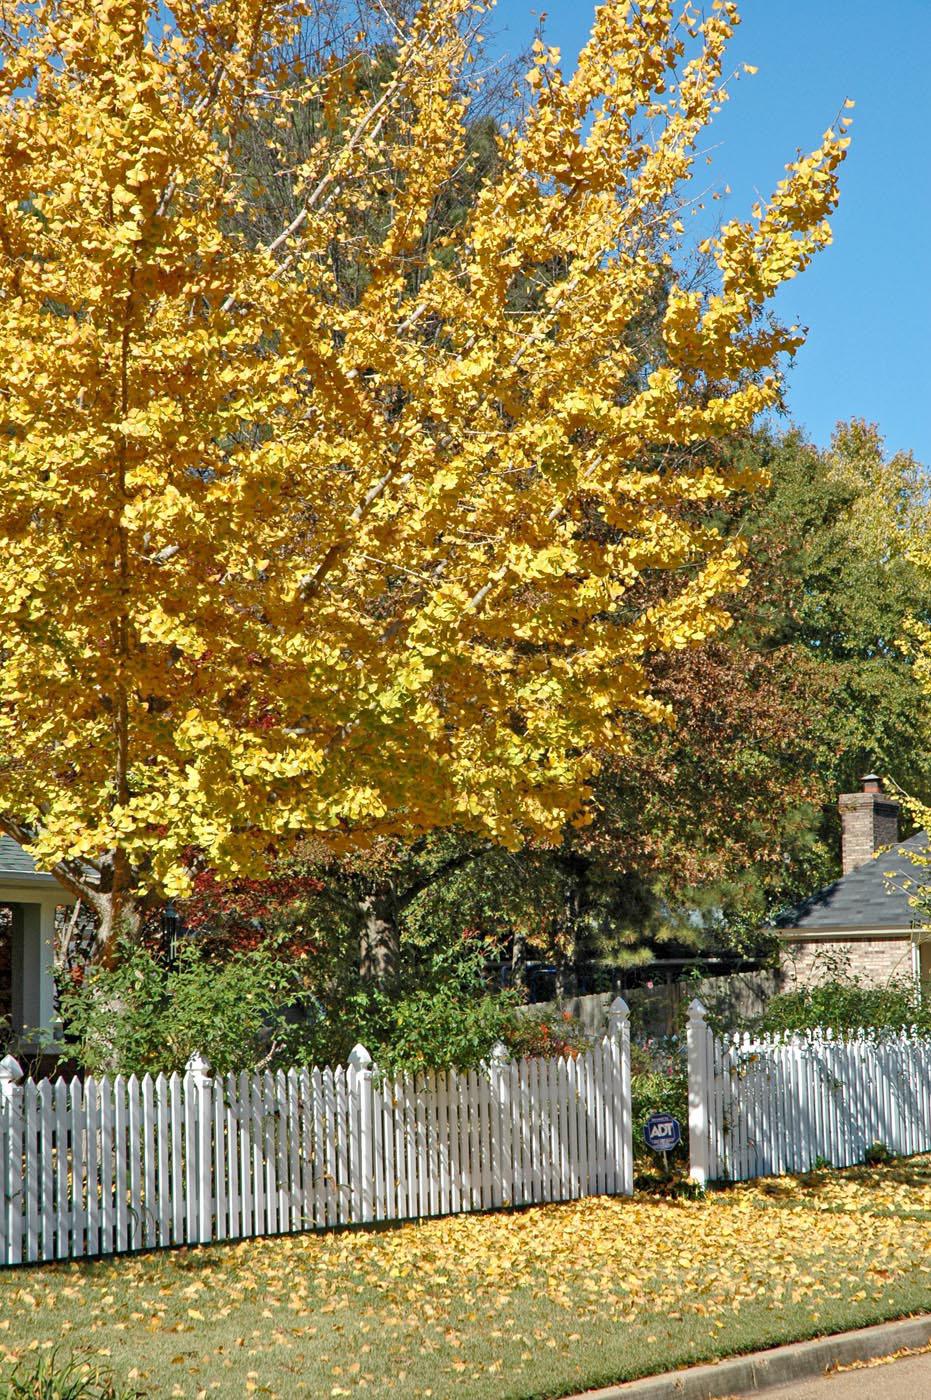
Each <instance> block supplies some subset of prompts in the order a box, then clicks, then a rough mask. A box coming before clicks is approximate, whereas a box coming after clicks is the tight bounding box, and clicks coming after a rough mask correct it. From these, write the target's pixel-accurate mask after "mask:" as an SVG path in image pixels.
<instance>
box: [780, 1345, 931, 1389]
mask: <svg viewBox="0 0 931 1400" xmlns="http://www.w3.org/2000/svg"><path fill="white" fill-rule="evenodd" d="M764 1396H765V1400H931V1354H923V1355H921V1356H907V1357H905V1358H904V1359H903V1360H902V1361H890V1362H888V1363H886V1364H885V1365H883V1366H864V1367H862V1368H861V1369H859V1370H856V1371H842V1372H841V1374H840V1375H837V1376H829V1377H827V1378H826V1379H822V1380H816V1381H799V1383H798V1384H797V1385H787V1386H779V1387H778V1388H777V1389H775V1390H765V1391H762V1392H761V1393H760V1397H761V1400H763V1397H764Z"/></svg>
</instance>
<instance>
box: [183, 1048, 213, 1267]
mask: <svg viewBox="0 0 931 1400" xmlns="http://www.w3.org/2000/svg"><path fill="white" fill-rule="evenodd" d="M184 1070H185V1073H186V1074H189V1075H190V1076H191V1079H192V1080H193V1081H194V1085H195V1087H196V1089H197V1162H196V1165H195V1175H194V1179H195V1181H196V1182H197V1238H198V1240H199V1241H200V1243H201V1244H210V1242H211V1240H212V1239H213V1161H212V1154H211V1151H210V1139H211V1129H212V1126H213V1080H212V1078H211V1069H210V1061H209V1060H208V1059H207V1057H206V1055H202V1054H201V1053H200V1051H199V1050H196V1051H195V1052H194V1054H193V1055H192V1056H191V1058H190V1059H189V1060H188V1062H187V1064H186V1065H185V1067H184Z"/></svg>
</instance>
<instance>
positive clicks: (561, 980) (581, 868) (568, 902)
mask: <svg viewBox="0 0 931 1400" xmlns="http://www.w3.org/2000/svg"><path fill="white" fill-rule="evenodd" d="M560 865H561V866H562V871H563V878H564V880H565V886H564V891H563V924H564V928H565V933H566V941H567V944H568V946H567V947H566V950H565V952H564V953H563V955H562V956H561V957H560V959H559V963H558V964H557V967H556V998H557V1000H558V1001H565V1000H566V999H567V998H569V997H574V996H576V995H577V994H578V990H579V985H578V975H577V967H576V964H577V962H578V956H579V945H580V942H581V935H582V932H583V929H582V919H583V916H584V914H585V910H586V907H587V899H586V879H587V875H588V862H587V861H586V860H585V858H584V856H580V855H576V854H575V853H574V852H568V853H566V854H565V855H563V856H562V857H561V859H560Z"/></svg>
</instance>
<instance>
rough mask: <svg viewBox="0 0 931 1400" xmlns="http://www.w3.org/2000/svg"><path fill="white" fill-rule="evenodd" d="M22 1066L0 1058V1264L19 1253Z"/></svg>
mask: <svg viewBox="0 0 931 1400" xmlns="http://www.w3.org/2000/svg"><path fill="white" fill-rule="evenodd" d="M22 1078H23V1067H22V1065H21V1064H20V1063H19V1060H17V1059H15V1058H14V1057H13V1056H12V1055H4V1057H3V1059H2V1060H0V1264H18V1263H19V1262H20V1260H21V1259H22V1257H23V1220H22V1206H23V1166H22V1162H23V1120H22V1094H23V1091H22V1089H21V1088H20V1083H21V1081H22Z"/></svg>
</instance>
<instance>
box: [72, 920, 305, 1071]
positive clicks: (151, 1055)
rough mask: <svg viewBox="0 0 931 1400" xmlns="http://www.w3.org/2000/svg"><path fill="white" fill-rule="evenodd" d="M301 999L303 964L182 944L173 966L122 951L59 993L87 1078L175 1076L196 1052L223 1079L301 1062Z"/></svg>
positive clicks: (271, 953) (263, 951)
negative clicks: (208, 953)
mask: <svg viewBox="0 0 931 1400" xmlns="http://www.w3.org/2000/svg"><path fill="white" fill-rule="evenodd" d="M307 1001H308V997H307V991H306V987H305V985H304V981H303V979H302V976H301V972H300V967H299V965H298V964H297V963H296V962H295V961H294V960H286V959H284V958H282V957H281V956H280V955H279V954H278V953H277V951H276V949H275V947H274V946H273V945H271V944H263V945H262V946H261V947H259V948H257V949H255V950H254V951H252V952H248V953H234V954H233V955H232V956H230V957H229V958H228V959H226V960H224V961H210V960H208V959H206V958H205V957H204V956H203V955H202V954H201V953H200V952H199V951H198V949H197V947H196V945H186V946H184V947H182V949H181V950H180V953H179V957H178V963H177V966H176V967H174V968H168V967H167V966H165V964H163V963H161V962H160V961H159V960H158V959H157V958H155V957H154V956H153V955H152V954H151V953H150V952H148V951H147V950H146V949H144V948H138V947H129V946H127V947H124V948H123V950H122V957H121V961H120V963H119V965H118V966H117V967H115V968H112V969H111V968H103V967H92V968H90V969H88V971H87V973H86V975H85V976H84V978H83V979H82V980H81V981H80V982H71V983H68V984H66V985H64V986H63V987H61V988H60V1003H61V1010H62V1017H63V1020H64V1025H65V1044H66V1046H67V1050H68V1053H69V1054H71V1055H73V1056H74V1058H75V1059H76V1060H77V1061H78V1062H79V1063H80V1064H81V1065H83V1066H84V1068H85V1069H87V1070H88V1071H90V1072H91V1073H92V1074H102V1073H112V1074H144V1073H146V1072H150V1073H152V1074H156V1073H159V1072H161V1073H164V1074H170V1073H172V1072H173V1071H175V1070H177V1071H178V1072H180V1071H181V1070H183V1069H184V1066H185V1064H186V1063H187V1060H188V1059H189V1057H190V1056H191V1055H192V1054H194V1052H195V1051H199V1052H200V1053H201V1054H203V1055H206V1056H207V1059H208V1060H209V1061H210V1063H211V1065H212V1066H213V1068H214V1069H215V1070H216V1071H217V1072H218V1073H221V1074H225V1073H227V1072H228V1071H230V1070H239V1069H249V1068H252V1067H253V1066H255V1065H256V1064H257V1063H259V1062H260V1061H263V1060H265V1061H267V1062H268V1063H269V1064H273V1065H276V1064H279V1063H287V1062H290V1061H292V1060H295V1059H296V1060H298V1061H299V1060H300V1058H301V1055H300V1050H301V1043H302V1040H303V1038H304V1027H305V1025H306V1022H307V1010H308V1007H307Z"/></svg>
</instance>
